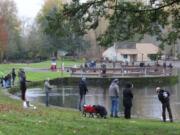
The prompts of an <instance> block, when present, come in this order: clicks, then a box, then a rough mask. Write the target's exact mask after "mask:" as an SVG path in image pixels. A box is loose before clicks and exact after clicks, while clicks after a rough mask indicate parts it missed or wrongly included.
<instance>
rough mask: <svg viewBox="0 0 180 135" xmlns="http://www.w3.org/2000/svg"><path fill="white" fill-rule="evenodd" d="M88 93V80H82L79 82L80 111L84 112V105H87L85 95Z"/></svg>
mask: <svg viewBox="0 0 180 135" xmlns="http://www.w3.org/2000/svg"><path fill="white" fill-rule="evenodd" d="M87 92H88V89H87V85H86V78H84V77H83V78H82V79H81V80H80V82H79V95H80V100H79V110H80V111H81V110H82V107H83V105H84V104H85V95H86V93H87Z"/></svg>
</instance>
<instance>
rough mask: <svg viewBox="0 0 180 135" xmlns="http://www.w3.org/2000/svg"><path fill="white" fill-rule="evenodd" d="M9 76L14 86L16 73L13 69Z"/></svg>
mask: <svg viewBox="0 0 180 135" xmlns="http://www.w3.org/2000/svg"><path fill="white" fill-rule="evenodd" d="M11 76H12V84H13V85H14V82H15V79H16V71H15V68H13V69H12V73H11Z"/></svg>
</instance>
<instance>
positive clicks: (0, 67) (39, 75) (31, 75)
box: [0, 60, 81, 81]
mask: <svg viewBox="0 0 180 135" xmlns="http://www.w3.org/2000/svg"><path fill="white" fill-rule="evenodd" d="M62 62H64V66H73V65H75V64H76V65H80V64H81V61H80V60H79V61H78V60H77V61H70V60H66V61H65V60H64V61H60V60H59V61H57V68H60V67H61V64H62ZM50 65H51V61H44V62H40V63H29V64H26V63H9V64H0V71H1V72H3V73H4V74H5V75H6V74H8V73H10V72H11V70H12V68H15V69H16V73H17V72H18V70H19V68H25V67H26V68H27V67H29V68H45V69H48V68H50ZM26 74H27V80H30V81H39V80H44V79H46V78H47V77H49V78H51V79H53V78H58V77H67V76H70V73H63V74H61V72H51V71H49V72H32V71H31V72H29V71H28V72H26Z"/></svg>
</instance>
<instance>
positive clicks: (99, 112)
mask: <svg viewBox="0 0 180 135" xmlns="http://www.w3.org/2000/svg"><path fill="white" fill-rule="evenodd" d="M82 113H83V115H84V116H86V114H87V113H88V114H89V117H94V116H97V117H101V118H106V116H107V110H106V108H105V107H104V106H101V105H84V106H83V112H82Z"/></svg>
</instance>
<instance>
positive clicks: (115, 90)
mask: <svg viewBox="0 0 180 135" xmlns="http://www.w3.org/2000/svg"><path fill="white" fill-rule="evenodd" d="M118 83H119V80H118V79H114V80H113V81H112V83H111V85H110V86H109V97H110V100H111V114H110V116H111V117H118V111H119V110H118V108H119V107H118V105H119V86H118Z"/></svg>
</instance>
